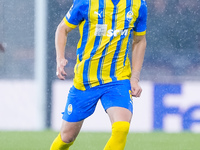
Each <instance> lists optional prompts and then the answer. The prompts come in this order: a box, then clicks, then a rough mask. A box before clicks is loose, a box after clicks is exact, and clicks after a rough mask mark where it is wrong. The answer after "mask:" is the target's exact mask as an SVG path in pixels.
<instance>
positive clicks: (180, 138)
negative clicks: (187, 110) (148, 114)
mask: <svg viewBox="0 0 200 150" xmlns="http://www.w3.org/2000/svg"><path fill="white" fill-rule="evenodd" d="M57 134H58V133H57V132H54V131H42V132H5V131H4V132H0V150H49V147H50V145H51V143H52V141H53V140H54V138H55V137H56V136H57ZM109 137H110V133H100V132H81V133H80V134H79V136H78V138H77V139H76V141H75V142H74V144H73V145H72V146H71V148H70V150H103V148H104V145H105V144H106V142H107V140H108V139H109ZM199 149H200V134H194V133H177V134H167V133H162V132H158V133H129V134H128V138H127V143H126V147H125V150H199Z"/></svg>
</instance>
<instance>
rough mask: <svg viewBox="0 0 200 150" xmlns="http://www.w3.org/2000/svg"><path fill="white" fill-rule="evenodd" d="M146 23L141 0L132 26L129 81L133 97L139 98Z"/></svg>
mask: <svg viewBox="0 0 200 150" xmlns="http://www.w3.org/2000/svg"><path fill="white" fill-rule="evenodd" d="M146 22H147V5H146V1H145V0H141V7H140V10H139V17H138V18H137V21H136V22H135V24H134V25H135V27H134V37H133V44H132V73H131V79H130V81H131V91H132V95H133V96H134V97H140V95H141V92H142V88H141V87H140V85H139V80H140V71H141V69H142V64H143V61H144V54H145V49H146Z"/></svg>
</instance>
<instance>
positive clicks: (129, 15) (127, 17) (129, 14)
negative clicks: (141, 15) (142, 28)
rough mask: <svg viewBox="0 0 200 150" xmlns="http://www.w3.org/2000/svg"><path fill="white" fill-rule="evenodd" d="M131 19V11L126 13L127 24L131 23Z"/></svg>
mask: <svg viewBox="0 0 200 150" xmlns="http://www.w3.org/2000/svg"><path fill="white" fill-rule="evenodd" d="M132 18H133V12H132V11H129V12H127V14H126V19H127V20H128V21H129V22H131V20H132Z"/></svg>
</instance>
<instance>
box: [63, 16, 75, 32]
mask: <svg viewBox="0 0 200 150" xmlns="http://www.w3.org/2000/svg"><path fill="white" fill-rule="evenodd" d="M63 21H64V22H65V24H66V25H67V26H68V27H70V28H72V29H74V28H76V26H77V25H74V24H71V23H69V22H68V21H67V19H66V17H64V18H63Z"/></svg>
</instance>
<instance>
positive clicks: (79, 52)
mask: <svg viewBox="0 0 200 150" xmlns="http://www.w3.org/2000/svg"><path fill="white" fill-rule="evenodd" d="M89 7H90V4H89ZM87 11H88V18H89V14H90V13H89V11H90V8H88V10H87ZM89 28H90V26H89V22H88V20H87V19H86V22H85V24H84V26H83V35H82V41H81V47H80V48H78V49H77V52H76V55H78V56H79V60H80V61H82V60H83V54H84V50H85V46H86V44H87V41H88V37H89Z"/></svg>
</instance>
